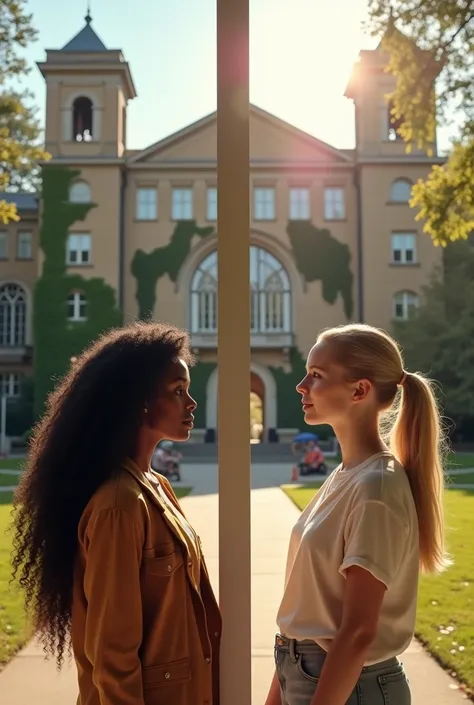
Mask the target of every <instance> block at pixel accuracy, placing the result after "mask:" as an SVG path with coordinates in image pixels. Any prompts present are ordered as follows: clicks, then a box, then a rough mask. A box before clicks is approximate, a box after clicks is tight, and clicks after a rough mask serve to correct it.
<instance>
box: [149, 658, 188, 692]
mask: <svg viewBox="0 0 474 705" xmlns="http://www.w3.org/2000/svg"><path fill="white" fill-rule="evenodd" d="M142 678H143V690H151V689H152V688H160V687H161V686H164V685H177V684H178V683H185V682H186V681H190V680H191V671H190V668H189V663H188V659H187V658H184V659H181V661H173V662H172V663H165V664H163V665H161V666H146V667H145V668H143V671H142Z"/></svg>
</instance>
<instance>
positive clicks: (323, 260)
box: [287, 221, 354, 319]
mask: <svg viewBox="0 0 474 705" xmlns="http://www.w3.org/2000/svg"><path fill="white" fill-rule="evenodd" d="M287 233H288V236H289V238H290V242H291V246H292V248H293V254H294V257H295V261H296V266H297V267H298V269H299V271H300V272H301V274H302V275H303V276H304V278H305V280H306V281H307V282H314V281H321V282H322V293H323V298H324V300H325V301H326V302H327V303H328V304H334V303H335V302H336V300H337V297H338V296H339V294H340V295H341V296H342V300H343V303H344V313H345V314H346V318H347V319H350V318H351V317H352V313H353V309H354V301H353V291H352V288H353V282H354V277H353V274H352V271H351V268H350V263H351V253H350V250H349V247H348V246H347V245H345V244H343V243H342V242H339V240H336V238H334V237H333V236H332V235H331V233H330V232H329V230H326V229H324V230H323V229H320V228H317V227H316V226H315V225H313V224H312V223H310V222H308V221H290V223H289V224H288V227H287Z"/></svg>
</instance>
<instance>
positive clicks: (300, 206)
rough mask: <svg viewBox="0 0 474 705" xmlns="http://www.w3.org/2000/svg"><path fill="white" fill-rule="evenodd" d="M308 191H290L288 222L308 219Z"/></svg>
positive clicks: (297, 189) (292, 189) (293, 189)
mask: <svg viewBox="0 0 474 705" xmlns="http://www.w3.org/2000/svg"><path fill="white" fill-rule="evenodd" d="M310 217H311V216H310V204H309V189H308V188H291V189H290V220H309V219H310Z"/></svg>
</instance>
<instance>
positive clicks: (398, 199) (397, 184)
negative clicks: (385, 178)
mask: <svg viewBox="0 0 474 705" xmlns="http://www.w3.org/2000/svg"><path fill="white" fill-rule="evenodd" d="M411 187H412V183H411V181H408V179H395V181H393V182H392V185H391V187H390V200H391V202H392V203H408V201H409V200H410V198H411Z"/></svg>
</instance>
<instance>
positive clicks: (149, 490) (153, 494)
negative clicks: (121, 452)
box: [122, 459, 188, 553]
mask: <svg viewBox="0 0 474 705" xmlns="http://www.w3.org/2000/svg"><path fill="white" fill-rule="evenodd" d="M122 467H123V468H124V470H126V471H127V472H129V473H130V474H131V475H133V477H134V478H135V480H136V481H137V482H138V484H139V485H140V486H141V487H142V488H143V489H144V490H145V492H146V495H147V497H148V498H149V499H151V500H152V501H153V503H154V504H155V505H156V506H157V507H158V509H159V510H160V511H161V512H162V514H163V517H164V519H165V521H166V523H167V524H168V526H169V528H170V529H171V531H172V532H173V534H174V535H175V536H176V538H178V539H179V541H180V543H181V544H182V546H183V548H184V549H185V551H186V553H188V547H187V543H186V541H185V539H184V535H183V529H182V527H181V525H180V524H179V522H178V521H177V520H176V518H175V516H174V514H173V513H172V512H171V511H170V510H169V508H168V507H167V505H166V502H165V501H164V500H163V499H162V498H161V497H160V494H159V492H158V490H157V489H156V488H155V487H154V486H153V485H152V483H151V482H150V481H149V480H148V479H147V478H146V477H145V475H144V474H143V473H142V472H141V470H139V468H138V467H137V466H136V465H135V463H134V462H133V461H131V460H129V459H127V460H125V461H124V462H123V465H122ZM165 491H166V490H165ZM167 494H168V493H167Z"/></svg>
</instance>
